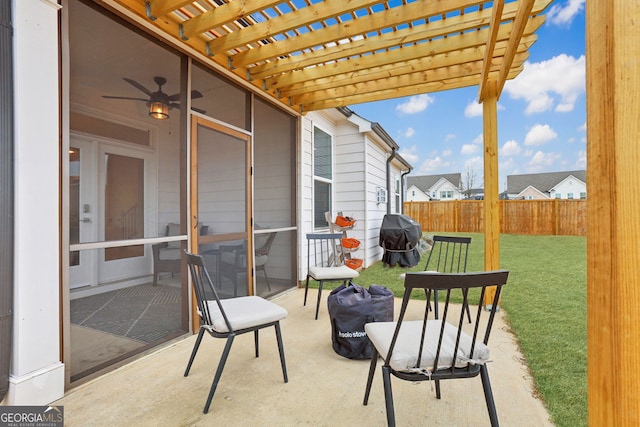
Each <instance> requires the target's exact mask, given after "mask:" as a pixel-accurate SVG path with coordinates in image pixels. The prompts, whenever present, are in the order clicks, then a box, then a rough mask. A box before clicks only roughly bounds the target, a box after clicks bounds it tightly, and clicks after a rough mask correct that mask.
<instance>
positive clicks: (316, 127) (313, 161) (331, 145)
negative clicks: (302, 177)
mask: <svg viewBox="0 0 640 427" xmlns="http://www.w3.org/2000/svg"><path fill="white" fill-rule="evenodd" d="M318 131H320V132H322V133H323V134H325V135H326V136H328V137H329V166H330V168H329V171H330V174H331V178H326V177H323V176H319V175H316V142H317V141H316V134H317V132H318ZM334 148H335V145H334V136H333V135H332V134H331V133H330V132H328V131H327V130H325V129H324V128H323V127H322V126H319V125H318V124H315V123H314V124H313V132H312V135H311V175H312V177H313V188H312V206H313V215H312V221H313V230H326V229H328V228H329V223H327V224H326V225H324V224H323V225H322V226H320V225H319V224H317V223H316V220H317V219H318V218H325V217H324V212H322V215H321V216H318V215H319V214H318V213H317V209H318V206H317V205H316V202H317V200H316V184H317V183H322V184H326V185H327V186H328V188H329V190H328V199H329V200H328V201H327V209H326V210H325V212H326V211H327V210H328V212H330V213H332V212H333V190H334V185H333V184H334V180H335V176H334V166H335V165H334V151H335V150H334Z"/></svg>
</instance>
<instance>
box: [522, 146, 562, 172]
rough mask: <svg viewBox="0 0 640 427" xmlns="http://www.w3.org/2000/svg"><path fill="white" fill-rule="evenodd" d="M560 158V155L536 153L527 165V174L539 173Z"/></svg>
mask: <svg viewBox="0 0 640 427" xmlns="http://www.w3.org/2000/svg"><path fill="white" fill-rule="evenodd" d="M559 158H560V153H544V152H542V151H537V152H536V153H535V154H534V155H533V157H531V160H529V163H528V164H527V166H528V170H529V172H540V171H543V170H545V169H546V168H548V167H550V166H552V165H553V164H554V163H555V161H556V160H558V159H559Z"/></svg>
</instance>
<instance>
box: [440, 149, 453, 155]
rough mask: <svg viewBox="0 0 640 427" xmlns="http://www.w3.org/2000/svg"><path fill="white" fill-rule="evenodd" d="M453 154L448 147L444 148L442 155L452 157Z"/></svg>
mask: <svg viewBox="0 0 640 427" xmlns="http://www.w3.org/2000/svg"><path fill="white" fill-rule="evenodd" d="M452 154H453V151H451V150H449V149H446V150H442V155H443V156H444V157H450V156H451V155H452Z"/></svg>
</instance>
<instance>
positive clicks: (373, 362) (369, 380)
mask: <svg viewBox="0 0 640 427" xmlns="http://www.w3.org/2000/svg"><path fill="white" fill-rule="evenodd" d="M377 366H378V350H377V349H376V348H375V347H373V352H372V353H371V364H370V365H369V376H368V377H367V387H366V388H365V389H364V400H363V401H362V404H363V405H367V404H368V403H369V393H370V392H371V384H373V375H374V374H375V373H376V367H377Z"/></svg>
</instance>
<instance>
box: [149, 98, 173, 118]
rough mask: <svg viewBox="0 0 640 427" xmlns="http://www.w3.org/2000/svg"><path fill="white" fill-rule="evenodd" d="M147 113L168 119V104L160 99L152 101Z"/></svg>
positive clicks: (154, 116)
mask: <svg viewBox="0 0 640 427" xmlns="http://www.w3.org/2000/svg"><path fill="white" fill-rule="evenodd" d="M149 115H150V116H151V117H153V118H154V119H158V120H164V119H168V118H169V106H168V105H167V104H165V103H163V102H160V101H155V102H152V103H150V104H149Z"/></svg>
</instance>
